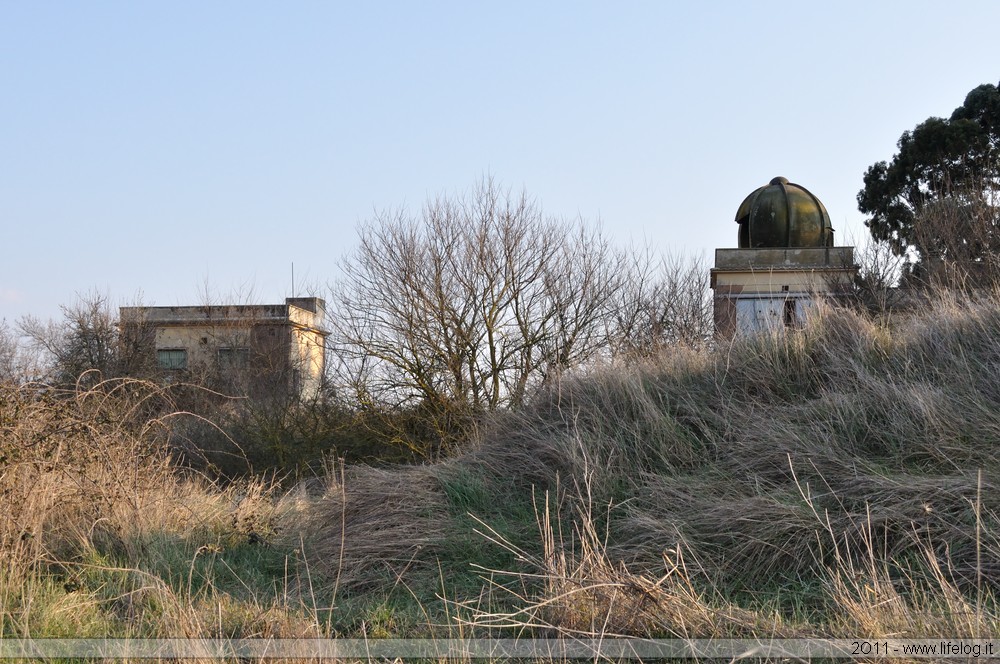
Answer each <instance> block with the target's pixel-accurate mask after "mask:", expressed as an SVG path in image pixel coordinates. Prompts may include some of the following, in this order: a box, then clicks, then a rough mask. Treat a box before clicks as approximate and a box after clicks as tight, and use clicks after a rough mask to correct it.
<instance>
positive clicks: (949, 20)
mask: <svg viewBox="0 0 1000 664" xmlns="http://www.w3.org/2000/svg"><path fill="white" fill-rule="evenodd" d="M998 25H1000V3H998V2H995V1H985V0H984V1H982V2H962V1H957V2H951V3H942V2H933V3H932V2H917V1H914V0H907V1H906V2H872V1H870V0H868V1H866V2H849V3H848V2H836V3H833V2H823V3H786V4H781V3H775V2H759V3H752V2H725V3H720V2H614V3H612V2H604V3H593V2H549V3H541V2H525V3H520V2H502V3H488V4H487V3H479V2H468V1H462V2H450V3H443V2H398V3H388V2H384V3H376V2H350V3H347V2H343V3H335V2H291V3H284V2H282V3H279V2H269V3H261V2H243V1H241V2H235V1H234V2H203V1H198V2H183V1H177V0H171V2H159V3H152V2H73V3H69V2H19V1H15V0H0V95H2V97H0V100H2V103H0V223H2V228H3V240H2V242H3V245H2V246H3V252H2V260H0V318H6V319H7V320H8V321H13V320H15V319H16V318H17V317H19V316H21V315H23V314H28V313H32V314H35V315H39V316H42V317H48V316H54V315H56V314H58V306H59V305H60V304H62V303H68V302H71V301H72V300H73V299H74V297H75V293H76V292H83V291H89V290H93V289H97V290H99V291H103V292H107V293H108V294H110V295H111V297H112V298H113V299H114V300H115V301H117V302H125V301H127V300H130V299H133V298H134V297H135V296H136V294H137V293H139V292H141V293H142V299H143V301H144V302H146V303H147V304H158V305H171V304H197V303H200V302H202V301H203V292H204V291H205V290H206V287H207V288H208V289H209V290H210V291H212V292H213V293H215V294H216V295H218V296H219V297H226V296H227V294H229V293H231V292H233V291H246V290H248V289H251V288H252V290H253V291H254V294H255V298H256V299H257V300H259V301H268V302H271V301H281V299H282V298H284V297H285V296H286V295H288V294H289V289H290V281H291V276H290V272H291V264H292V263H293V262H294V264H295V271H296V275H297V279H298V281H299V282H308V283H313V284H323V283H325V282H326V281H328V280H329V279H331V278H333V277H335V275H336V265H337V262H338V261H339V259H340V258H341V257H342V256H343V255H344V254H345V253H346V252H349V251H350V250H351V247H352V245H353V243H354V241H355V227H356V225H357V223H358V222H359V221H360V220H363V219H365V218H367V217H369V216H370V215H371V214H372V211H373V210H374V209H381V208H386V207H399V206H401V205H407V206H409V207H410V208H411V209H412V210H414V211H418V210H419V208H420V205H421V204H422V203H423V201H424V200H425V199H426V198H428V197H430V196H434V195H437V194H440V193H454V192H461V191H463V190H466V189H468V188H469V187H470V186H471V185H472V184H473V183H474V182H476V181H477V180H478V179H479V178H480V177H481V176H482V175H483V174H484V173H492V174H493V175H494V176H495V177H496V178H498V179H499V180H501V181H502V182H504V183H505V184H507V185H510V186H513V187H514V188H518V189H519V188H521V187H524V188H525V189H526V190H527V191H528V192H529V193H530V194H532V195H533V196H535V197H537V199H538V200H539V201H540V202H541V203H542V205H543V206H544V208H545V210H546V212H548V213H550V214H553V215H560V216H571V217H575V216H577V215H580V216H582V217H583V218H585V219H588V220H592V221H596V220H597V219H601V220H602V222H603V224H604V226H605V228H606V229H607V231H608V232H609V233H610V234H611V235H612V236H613V237H614V238H615V239H616V240H618V241H620V242H623V243H625V242H629V241H635V242H649V243H652V244H654V245H656V246H658V247H659V248H660V249H663V250H669V251H673V252H675V253H685V254H696V253H704V254H705V255H706V256H710V255H711V250H712V249H713V248H715V247H719V246H723V247H728V246H735V244H736V224H735V223H733V217H734V215H735V212H736V208H737V206H738V205H739V203H740V202H741V201H742V199H743V197H744V196H745V195H746V194H748V193H749V192H750V191H751V190H753V189H754V188H756V187H757V186H759V185H761V184H765V183H766V182H767V181H768V180H769V179H770V178H772V177H774V176H776V175H784V176H786V177H788V178H789V179H791V180H792V181H793V182H798V183H800V184H803V185H805V186H806V187H808V188H809V189H810V190H812V191H813V193H815V194H816V195H817V196H819V197H820V199H821V200H823V201H824V203H825V204H826V206H827V209H828V210H829V212H830V215H831V217H832V219H833V223H834V227H835V228H836V229H837V230H838V232H839V235H838V240H841V239H843V238H845V237H846V236H848V235H854V236H855V237H861V236H863V235H864V234H865V229H864V227H863V225H862V222H863V218H862V216H861V214H860V213H859V212H858V211H857V209H856V204H855V196H856V194H857V191H858V190H859V189H860V188H861V186H862V180H861V178H862V175H863V173H864V171H865V169H866V168H867V166H869V165H870V164H872V163H873V162H875V161H878V160H881V159H888V158H891V157H892V155H893V153H894V151H895V142H896V140H897V139H898V138H899V135H900V134H901V133H902V132H903V131H904V130H906V129H911V128H912V127H913V126H914V125H915V124H917V123H918V122H920V121H922V120H924V119H926V118H927V117H929V116H932V115H938V116H947V115H949V114H950V113H951V111H952V110H953V109H954V108H955V107H956V106H958V105H960V104H961V103H962V100H963V99H964V97H965V94H966V93H967V92H968V91H969V90H971V89H972V88H973V87H975V86H976V85H978V84H981V83H994V84H996V83H997V82H998V81H1000V40H998V39H997V37H996V30H997V26H998Z"/></svg>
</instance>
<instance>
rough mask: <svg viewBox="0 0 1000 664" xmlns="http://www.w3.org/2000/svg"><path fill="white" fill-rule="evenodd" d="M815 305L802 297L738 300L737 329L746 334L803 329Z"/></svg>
mask: <svg viewBox="0 0 1000 664" xmlns="http://www.w3.org/2000/svg"><path fill="white" fill-rule="evenodd" d="M813 305H814V303H813V302H812V301H811V300H809V299H807V298H801V297H761V298H740V299H738V300H736V329H737V330H738V331H739V332H741V333H744V334H748V333H749V334H752V333H755V332H763V331H771V332H775V331H779V330H784V329H785V328H788V327H793V328H794V327H801V326H802V325H803V323H805V320H806V316H807V314H808V312H809V310H810V309H812V308H813Z"/></svg>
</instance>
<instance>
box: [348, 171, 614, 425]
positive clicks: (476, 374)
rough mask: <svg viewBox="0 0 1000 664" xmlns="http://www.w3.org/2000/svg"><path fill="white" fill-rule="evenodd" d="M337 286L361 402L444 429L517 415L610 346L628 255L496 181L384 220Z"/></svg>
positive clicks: (364, 235) (366, 234) (369, 230)
mask: <svg viewBox="0 0 1000 664" xmlns="http://www.w3.org/2000/svg"><path fill="white" fill-rule="evenodd" d="M360 236H361V237H360V243H359V247H358V249H357V251H356V252H355V253H354V254H353V255H352V256H351V257H350V258H349V259H348V260H347V261H346V262H345V264H344V266H343V267H344V275H345V276H344V278H343V280H342V281H341V282H340V283H338V284H336V285H335V286H334V287H333V291H334V293H333V296H332V297H331V302H332V305H333V307H332V308H333V316H332V317H331V325H332V326H333V337H331V340H332V341H333V343H332V344H331V346H332V347H333V349H334V351H335V353H334V355H335V358H336V359H337V360H338V361H339V363H340V364H339V372H338V374H339V375H338V378H339V379H340V383H341V384H342V385H343V386H345V387H347V388H348V389H349V390H350V392H351V393H352V394H353V396H354V397H355V398H357V399H358V400H359V402H360V403H361V404H364V405H367V406H369V407H377V408H388V409H390V410H398V409H413V408H420V409H422V411H424V412H426V413H428V415H429V416H430V417H431V418H432V419H433V418H438V419H440V420H441V424H442V426H441V427H440V430H442V431H444V429H445V428H446V425H451V424H454V423H455V418H456V417H457V416H462V415H467V414H474V413H479V412H486V411H491V410H496V409H499V408H508V407H516V406H518V405H519V404H521V403H523V401H524V399H525V398H526V397H527V395H529V394H530V393H531V391H532V390H533V389H535V388H537V387H538V386H539V385H541V384H543V383H545V382H546V381H548V380H551V379H552V378H553V377H554V376H555V375H556V374H558V373H559V372H560V371H562V370H565V369H566V368H570V367H573V366H577V365H579V364H581V363H583V362H586V361H587V360H589V359H591V358H593V357H595V356H597V355H599V354H600V353H601V352H603V351H605V350H606V349H607V348H608V347H609V343H610V342H609V338H608V333H609V331H610V330H609V328H608V326H607V325H606V324H605V321H606V319H607V318H608V316H609V315H610V312H611V309H612V307H613V305H614V298H615V295H616V294H617V292H618V290H620V288H621V287H622V284H623V280H624V277H625V274H624V269H623V268H624V266H625V260H624V255H623V254H622V253H621V252H618V251H615V250H614V249H613V248H612V247H611V246H610V244H609V243H608V242H607V241H606V240H605V239H604V237H603V236H602V234H601V232H600V230H599V229H594V228H588V227H586V226H585V225H584V224H583V223H582V222H576V223H568V222H564V221H558V220H554V219H550V218H546V217H544V216H543V215H542V212H541V210H540V208H539V207H538V206H537V205H536V204H535V203H534V202H533V201H532V200H530V199H529V198H528V197H527V196H526V195H525V194H524V193H521V194H517V195H514V194H511V193H510V192H509V191H503V190H501V189H500V188H499V187H498V186H497V185H496V184H495V183H494V182H493V181H491V180H486V181H484V182H483V183H482V184H481V185H480V186H478V187H477V188H476V189H475V191H474V192H473V193H472V195H471V196H467V197H464V198H460V199H447V198H438V199H437V200H434V201H432V202H430V203H428V204H427V205H426V206H425V207H424V209H423V211H422V214H421V215H420V217H419V218H411V217H409V216H407V215H406V214H405V213H403V212H400V211H397V212H385V213H382V214H379V215H377V216H376V217H375V218H374V219H373V220H372V221H371V222H369V223H368V224H366V225H364V226H363V227H362V229H361V231H360Z"/></svg>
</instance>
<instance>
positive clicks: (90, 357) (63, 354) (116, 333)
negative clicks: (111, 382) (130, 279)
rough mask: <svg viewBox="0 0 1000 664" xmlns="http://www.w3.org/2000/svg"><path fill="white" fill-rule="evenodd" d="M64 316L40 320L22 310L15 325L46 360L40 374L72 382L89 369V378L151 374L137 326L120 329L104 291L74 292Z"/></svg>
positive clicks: (53, 381)
mask: <svg viewBox="0 0 1000 664" xmlns="http://www.w3.org/2000/svg"><path fill="white" fill-rule="evenodd" d="M60 308H61V310H62V314H63V317H62V320H59V321H55V320H47V321H43V320H41V319H38V318H36V317H34V316H25V317H23V318H21V319H20V320H19V321H18V325H17V327H18V330H19V331H20V333H21V334H22V335H23V336H24V337H25V338H26V339H27V340H28V343H29V346H30V348H31V350H33V351H34V352H36V353H38V354H39V355H40V356H41V358H42V360H41V362H42V365H43V366H44V375H42V376H39V378H42V379H44V380H47V381H49V382H52V383H54V384H58V385H67V386H71V385H74V384H76V383H77V381H78V380H80V379H81V377H83V376H85V375H86V374H88V372H92V373H93V375H92V376H91V377H90V378H89V379H85V380H90V381H99V380H101V379H102V378H114V377H119V376H144V375H149V371H150V367H149V366H148V365H149V363H150V361H151V360H150V359H149V358H147V357H146V354H145V352H144V351H145V348H144V346H143V343H142V341H143V339H142V338H141V335H142V330H141V328H138V327H137V328H135V329H134V332H135V334H122V333H121V330H120V328H119V321H118V310H117V308H116V307H113V306H112V304H111V300H110V298H109V296H108V295H107V294H103V293H98V292H96V291H95V292H90V293H87V294H84V295H78V296H77V301H76V302H75V303H73V304H71V305H63V306H62V307H60Z"/></svg>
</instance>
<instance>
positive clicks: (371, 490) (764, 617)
mask: <svg viewBox="0 0 1000 664" xmlns="http://www.w3.org/2000/svg"><path fill="white" fill-rule="evenodd" d="M998 375H1000V297H997V296H991V297H982V296H980V297H979V298H977V299H964V300H959V299H955V298H949V297H941V298H938V299H937V300H935V301H933V302H932V303H930V304H929V305H928V307H927V309H926V310H923V311H920V312H917V313H915V314H912V315H908V316H907V317H905V318H904V317H897V318H895V319H892V320H891V321H889V322H888V323H886V322H885V321H875V320H871V319H868V318H866V317H865V316H863V315H861V314H858V313H855V312H853V311H850V310H846V309H840V308H834V307H825V308H821V309H820V310H819V311H818V312H817V314H816V316H815V317H814V319H813V320H811V321H810V322H809V323H808V324H807V325H806V326H805V328H804V329H802V330H799V331H795V332H790V333H788V334H786V335H761V336H757V337H752V338H740V339H736V340H734V341H733V342H732V343H726V344H720V345H719V346H718V347H717V348H715V349H714V350H713V351H712V352H692V351H686V350H683V349H679V350H673V351H668V352H666V353H665V354H663V355H662V356H660V357H658V358H654V359H653V360H652V361H650V362H649V363H647V364H644V365H643V366H639V367H634V366H632V367H625V366H616V365H609V366H607V367H605V368H604V369H603V370H601V371H596V372H589V373H588V375H587V376H585V377H583V378H580V379H567V380H564V381H562V382H561V383H559V384H558V385H554V386H552V388H551V390H550V392H549V393H548V394H547V395H546V396H544V397H543V398H540V399H538V400H537V401H536V402H534V403H533V404H531V405H530V406H529V408H527V409H526V410H525V411H523V412H521V413H519V414H515V415H508V416H505V417H502V418H498V419H497V421H496V422H494V423H493V425H492V427H491V428H489V429H487V431H486V433H485V434H484V435H483V438H482V440H480V441H479V442H478V443H477V444H476V445H475V446H474V447H473V448H472V449H471V450H470V451H469V452H467V453H466V454H464V455H463V456H461V457H459V458H457V459H453V460H451V461H449V462H448V468H451V469H454V468H461V469H462V472H463V473H465V474H467V475H474V476H478V477H480V478H481V482H482V483H483V484H484V485H486V486H489V487H491V489H490V490H492V491H496V492H497V495H502V496H508V497H509V496H518V495H519V496H520V501H521V502H522V503H523V502H528V503H530V496H531V495H532V491H533V490H534V491H536V492H539V491H546V490H547V491H549V492H550V493H551V495H552V500H553V505H558V507H557V508H554V509H556V511H557V512H558V514H559V519H558V522H559V523H560V524H561V525H560V526H558V527H555V526H551V524H550V525H549V526H547V527H543V528H541V529H540V531H541V534H540V535H537V536H536V542H535V544H534V545H533V546H529V547H527V548H526V547H525V546H524V545H523V543H518V544H517V545H514V544H511V543H509V542H508V544H509V546H508V548H509V549H510V551H511V556H510V559H511V560H512V561H513V564H512V565H510V566H509V569H507V570H506V571H508V572H510V577H511V578H515V579H519V582H518V583H512V584H507V585H503V591H502V592H507V591H509V592H510V597H511V602H512V604H513V605H514V609H513V610H512V611H509V610H496V611H495V610H493V609H490V610H488V611H485V612H483V611H481V612H480V613H479V618H475V619H473V618H468V616H466V617H467V618H468V619H469V621H470V623H472V624H476V625H479V626H481V627H482V626H485V627H489V626H491V625H497V624H506V625H508V626H511V627H515V626H517V624H516V621H515V622H510V620H508V619H507V618H510V617H511V616H514V615H516V616H518V618H517V620H520V621H522V622H521V623H520V627H522V628H524V627H536V628H544V629H567V630H579V631H581V632H588V631H591V632H592V631H595V630H599V629H606V630H608V631H620V632H624V633H641V634H646V635H649V634H656V633H659V634H674V635H686V636H698V635H702V636H716V635H729V636H732V635H740V634H752V635H761V634H765V635H766V634H773V635H786V634H791V635H797V634H827V635H832V634H842V635H845V636H857V635H859V634H862V633H863V634H865V635H878V636H887V635H890V634H891V635H893V636H910V637H921V636H931V635H937V636H948V635H949V634H952V633H955V634H958V633H961V634H967V633H969V634H971V633H973V632H975V633H989V632H990V630H991V629H992V630H993V631H995V628H996V627H998V626H1000V622H998V617H997V612H996V608H995V598H994V593H995V591H996V588H997V586H998V585H1000V540H998V533H1000V521H998V513H1000V491H998V490H997V489H998V481H1000V479H998V477H1000V475H998V471H1000V456H998V454H1000V387H998V384H1000V383H998V381H997V376H998ZM448 472H450V471H447V470H444V469H442V468H441V467H440V466H423V467H417V468H410V469H407V470H406V471H405V472H400V473H393V472H390V471H378V472H375V471H371V470H356V471H348V473H347V477H348V479H347V480H346V482H345V484H344V485H343V487H341V488H338V489H337V491H338V492H339V493H338V494H337V496H335V497H329V496H328V497H327V498H325V499H324V501H323V502H322V503H318V505H322V507H321V508H320V510H321V511H326V512H327V517H326V519H325V521H324V519H323V517H322V516H319V513H318V512H315V513H313V515H312V517H311V519H312V522H313V523H314V524H316V523H318V524H320V525H319V526H318V527H315V528H313V529H312V530H311V531H310V537H311V538H312V541H313V542H315V543H316V544H315V547H316V548H315V550H316V551H322V552H323V555H322V559H323V561H325V563H321V564H326V565H328V569H329V570H331V571H334V570H337V571H339V572H340V573H341V575H342V576H341V578H349V579H350V583H351V584H358V587H363V586H364V584H366V583H378V582H379V581H378V579H379V574H378V573H376V570H378V569H379V568H380V564H381V563H378V562H375V561H386V560H391V561H394V563H393V565H392V569H393V570H394V571H395V573H396V574H398V575H400V576H397V577H394V578H396V579H397V580H398V579H399V578H405V576H406V574H407V573H408V571H409V570H414V569H419V568H421V567H422V566H433V565H434V564H435V561H440V559H441V557H442V556H447V555H448V554H449V552H448V547H447V545H446V544H445V545H442V544H441V542H442V541H445V542H446V541H447V540H448V538H449V537H450V535H449V534H448V533H451V532H453V531H454V530H455V529H458V528H460V527H465V528H467V530H469V531H470V532H469V533H468V536H473V533H472V532H471V530H472V529H469V528H468V526H467V524H462V523H460V522H459V519H457V517H456V513H455V509H454V505H453V504H451V503H450V502H449V501H450V500H451V498H450V497H449V493H448V487H447V485H446V482H444V481H443V478H444V477H445V476H446V475H447V474H448ZM435 480H436V481H437V483H435ZM402 486H406V487H412V491H409V492H408V491H407V490H406V489H403V488H401V487H402ZM536 495H537V494H536ZM379 496H382V500H383V501H384V502H385V503H386V505H387V506H388V509H377V508H373V507H372V505H378V504H379V502H380V498H379ZM505 500H508V501H509V500H511V499H510V498H505ZM584 506H586V509H584V508H583V507H584ZM477 507H478V509H479V512H478V513H477V512H476V510H475V509H470V510H469V511H471V512H472V513H473V514H474V515H475V516H480V517H482V521H483V522H484V523H485V524H487V525H489V524H490V523H491V518H492V519H496V518H498V514H499V513H498V512H496V511H491V508H490V506H489V505H482V504H481V505H478V506H477ZM583 515H585V516H583ZM317 519H318V521H317ZM362 523H367V524H368V527H369V528H370V530H367V532H371V533H381V534H382V535H380V536H378V537H377V538H374V541H371V540H366V539H365V536H366V528H365V526H364V525H362ZM323 524H325V525H323ZM550 528H555V530H557V531H558V532H557V536H552V535H550V534H548V533H547V531H548V529H550ZM416 533H423V534H424V535H426V537H425V539H423V540H421V539H420V538H419V537H416V536H415V534H416ZM442 533H444V534H443V535H442ZM598 535H599V536H598ZM491 539H494V540H496V541H497V542H501V544H498V545H497V546H500V548H503V546H502V542H503V541H504V538H503V537H492V536H491ZM375 541H377V544H376V543H375ZM670 552H675V553H674V554H671V553H670ZM676 552H683V555H684V559H685V561H686V562H685V564H684V565H682V566H681V565H680V564H679V563H678V562H677V560H676V559H672V558H670V556H671V555H676ZM665 555H667V559H665V558H664V556H665ZM383 571H384V570H383ZM499 571H502V570H497V569H495V568H493V569H490V570H489V573H488V574H487V573H486V572H484V573H483V576H484V579H485V580H486V581H488V582H490V583H498V582H497V579H498V578H500V577H499V576H497V573H498V572H499ZM510 588H516V589H517V590H510ZM498 590H500V589H499V588H498ZM643 598H645V599H643ZM508 608H510V607H508ZM970 611H971V613H970ZM699 612H701V613H699ZM970 615H971V616H974V619H972V618H969V616H970ZM490 616H493V617H495V618H496V620H492V619H491V618H490ZM504 616H507V618H504ZM699 616H701V617H699ZM505 621H506V622H505Z"/></svg>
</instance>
